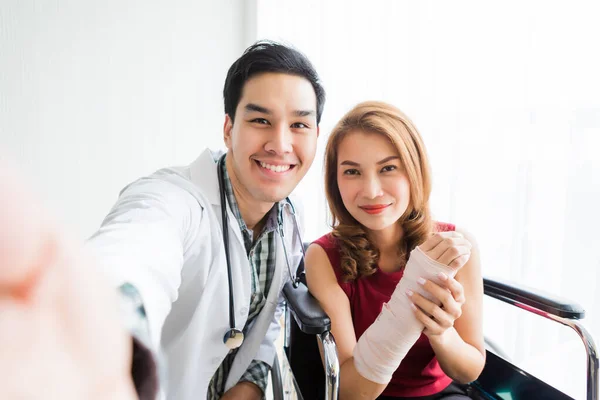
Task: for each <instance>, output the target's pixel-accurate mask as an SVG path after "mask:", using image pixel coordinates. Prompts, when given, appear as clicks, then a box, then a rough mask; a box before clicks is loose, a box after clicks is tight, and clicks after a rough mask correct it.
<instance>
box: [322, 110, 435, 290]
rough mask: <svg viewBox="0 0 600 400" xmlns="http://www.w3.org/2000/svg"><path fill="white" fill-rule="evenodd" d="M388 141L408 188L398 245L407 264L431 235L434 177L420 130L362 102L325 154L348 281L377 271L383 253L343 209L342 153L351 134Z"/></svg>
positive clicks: (341, 125) (393, 112)
mask: <svg viewBox="0 0 600 400" xmlns="http://www.w3.org/2000/svg"><path fill="white" fill-rule="evenodd" d="M357 131H360V132H365V133H371V134H379V135H383V136H385V137H386V138H387V139H388V140H389V141H390V142H391V143H392V145H393V146H394V147H395V148H396V150H397V151H398V155H399V156H400V160H401V163H402V166H403V168H404V171H405V173H406V175H407V177H408V181H409V184H410V200H409V204H408V207H407V210H406V212H405V213H404V215H402V217H400V219H399V220H398V223H399V224H401V225H402V228H403V231H404V234H403V238H402V240H401V241H400V243H398V246H399V251H400V254H402V257H401V258H402V260H400V261H399V262H400V263H402V264H404V263H405V262H406V260H407V258H408V254H409V253H410V251H411V250H412V249H414V248H415V247H416V246H418V245H419V244H421V243H422V242H423V241H425V239H427V237H428V236H429V235H430V233H431V231H432V222H431V212H430V210H429V194H430V192H431V172H430V168H429V161H428V158H427V154H426V152H425V146H424V144H423V140H422V139H421V135H420V134H419V132H418V131H417V128H415V126H414V125H413V123H412V122H411V121H410V119H408V117H407V116H406V115H404V113H403V112H402V111H400V110H399V109H397V108H396V107H394V106H392V105H390V104H387V103H383V102H377V101H368V102H364V103H360V104H358V105H357V106H355V107H354V108H353V109H352V110H350V111H349V112H348V113H347V114H346V115H344V117H343V118H342V119H341V120H340V121H339V122H338V123H337V125H336V126H335V128H334V129H333V131H332V132H331V134H330V135H329V139H328V141H327V147H326V150H325V193H326V196H327V202H328V203H329V210H330V211H331V215H332V228H333V232H332V234H333V236H334V237H335V238H336V239H337V240H338V243H339V245H340V249H341V251H340V253H341V268H342V271H343V273H344V279H345V280H346V281H352V280H355V279H358V278H360V277H363V276H368V275H371V274H373V273H374V272H375V270H376V266H377V263H378V261H379V250H378V249H377V247H376V246H375V244H374V243H371V242H370V241H369V239H368V237H367V232H366V229H365V228H364V227H363V225H361V224H360V223H359V222H358V221H357V220H356V219H354V217H352V215H350V213H349V212H348V210H346V207H344V203H343V201H342V197H341V195H340V190H339V187H338V184H337V164H338V149H339V145H340V143H341V142H342V140H343V139H344V138H345V137H346V136H347V135H348V134H349V133H352V132H357Z"/></svg>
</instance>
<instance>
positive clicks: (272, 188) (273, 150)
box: [224, 73, 319, 203]
mask: <svg viewBox="0 0 600 400" xmlns="http://www.w3.org/2000/svg"><path fill="white" fill-rule="evenodd" d="M316 111H317V99H316V95H315V91H314V89H313V87H312V85H311V83H310V82H309V81H308V80H307V79H306V78H303V77H299V76H295V75H287V74H283V73H263V74H260V75H256V76H253V77H252V78H250V79H249V80H248V81H246V83H245V85H244V87H243V89H242V96H241V98H240V102H239V103H238V105H237V108H236V113H235V122H232V120H231V118H230V117H229V115H226V116H225V126H224V136H225V144H226V145H227V148H228V149H229V155H228V158H230V159H229V163H228V166H231V167H233V171H231V170H229V173H230V175H233V176H231V180H232V183H233V185H234V189H236V190H237V191H238V192H241V195H243V196H248V195H249V198H247V200H249V201H252V202H254V201H258V202H264V203H274V202H277V201H280V200H283V199H284V198H286V197H287V196H288V195H289V194H290V193H291V192H292V190H294V188H295V187H296V185H297V184H298V182H300V180H301V179H302V178H303V177H304V175H305V174H306V172H307V171H308V169H309V168H310V166H311V164H312V162H313V159H314V157H315V151H316V147H317V137H318V135H319V128H318V127H317V114H316ZM236 186H237V187H236Z"/></svg>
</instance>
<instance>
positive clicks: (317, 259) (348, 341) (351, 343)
mask: <svg viewBox="0 0 600 400" xmlns="http://www.w3.org/2000/svg"><path fill="white" fill-rule="evenodd" d="M304 265H305V268H306V280H307V284H308V288H309V290H310V292H311V294H312V295H313V296H314V297H315V298H316V299H317V300H318V301H319V304H320V305H321V307H322V308H323V310H324V311H325V312H326V313H327V315H328V316H329V318H330V319H331V333H332V334H333V337H334V338H335V343H336V347H337V351H338V358H339V362H340V399H341V400H347V399H375V398H377V396H379V395H380V394H381V392H383V390H384V389H385V388H386V386H387V384H385V385H382V384H378V383H375V382H371V381H370V380H368V379H366V378H364V377H363V376H362V375H360V374H359V373H358V372H357V370H356V367H355V366H354V360H353V357H352V353H353V352H354V347H355V346H356V335H355V334H354V325H353V324H352V314H351V312H350V302H349V301H348V297H347V296H346V294H345V293H344V291H343V290H342V288H341V287H340V286H339V284H338V282H337V279H336V276H335V273H334V272H333V268H332V266H331V263H330V262H329V258H328V257H327V254H326V253H325V251H324V250H323V248H321V247H320V246H319V245H315V244H312V245H310V247H309V248H308V250H307V252H306V262H305V264H304ZM322 357H323V353H322V351H321V358H322Z"/></svg>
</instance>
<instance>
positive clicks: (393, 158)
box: [340, 156, 400, 167]
mask: <svg viewBox="0 0 600 400" xmlns="http://www.w3.org/2000/svg"><path fill="white" fill-rule="evenodd" d="M399 159H400V157H398V156H389V157H386V158H384V159H383V160H380V161H377V164H385V163H386V162H389V161H392V160H399ZM340 165H350V166H352V167H360V164H359V163H357V162H354V161H350V160H344V161H342V162H341V163H340Z"/></svg>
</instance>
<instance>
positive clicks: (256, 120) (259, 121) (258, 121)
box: [250, 118, 269, 125]
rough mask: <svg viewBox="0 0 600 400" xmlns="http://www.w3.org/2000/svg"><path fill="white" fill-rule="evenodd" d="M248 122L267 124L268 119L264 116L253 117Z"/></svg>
mask: <svg viewBox="0 0 600 400" xmlns="http://www.w3.org/2000/svg"><path fill="white" fill-rule="evenodd" d="M250 122H255V123H257V124H261V125H267V124H268V123H269V121H267V120H266V119H264V118H254V119H253V120H252V121H250Z"/></svg>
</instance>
